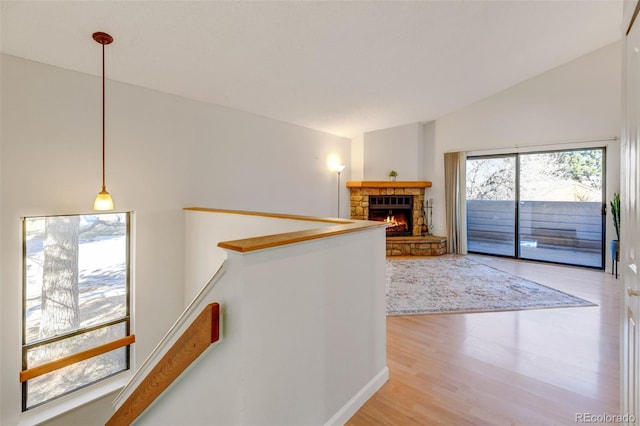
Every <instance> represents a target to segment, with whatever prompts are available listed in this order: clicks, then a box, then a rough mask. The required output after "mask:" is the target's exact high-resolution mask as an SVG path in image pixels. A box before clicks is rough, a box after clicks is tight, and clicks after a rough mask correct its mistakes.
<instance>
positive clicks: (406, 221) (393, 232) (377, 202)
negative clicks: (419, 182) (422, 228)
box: [368, 195, 413, 237]
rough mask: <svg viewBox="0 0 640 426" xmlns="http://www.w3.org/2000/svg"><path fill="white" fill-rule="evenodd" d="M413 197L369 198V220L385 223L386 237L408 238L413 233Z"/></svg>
mask: <svg viewBox="0 0 640 426" xmlns="http://www.w3.org/2000/svg"><path fill="white" fill-rule="evenodd" d="M412 209H413V196H412V195H381V196H369V217H368V219H369V220H377V221H383V222H387V223H388V225H387V236H390V237H391V236H394V237H395V236H409V235H412V233H413V213H412Z"/></svg>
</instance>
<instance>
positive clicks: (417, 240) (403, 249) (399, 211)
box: [347, 181, 447, 256]
mask: <svg viewBox="0 0 640 426" xmlns="http://www.w3.org/2000/svg"><path fill="white" fill-rule="evenodd" d="M430 186H431V182H427V181H409V182H396V181H388V182H387V181H349V182H347V187H348V188H349V190H350V192H351V197H350V204H351V218H352V219H360V220H378V221H384V222H387V223H388V224H389V225H388V226H387V256H431V255H442V254H445V253H446V251H447V239H446V238H444V237H437V236H434V235H428V234H427V231H428V228H427V223H426V221H425V212H424V200H425V188H429V187H430Z"/></svg>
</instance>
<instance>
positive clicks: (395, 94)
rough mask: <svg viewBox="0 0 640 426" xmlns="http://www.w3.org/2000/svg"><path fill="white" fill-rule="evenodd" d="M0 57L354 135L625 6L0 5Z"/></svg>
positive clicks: (509, 78) (611, 17)
mask: <svg viewBox="0 0 640 426" xmlns="http://www.w3.org/2000/svg"><path fill="white" fill-rule="evenodd" d="M0 4H1V6H0V7H1V9H0V14H1V37H2V38H1V45H2V52H4V53H7V54H10V55H15V56H19V57H23V58H26V59H30V60H34V61H38V62H43V63H47V64H51V65H55V66H58V67H62V68H66V69H70V70H77V71H81V72H84V73H90V74H95V75H101V50H100V47H99V45H98V44H97V43H95V42H94V41H93V39H92V38H91V34H92V33H93V32H95V31H105V32H108V33H109V34H111V35H112V36H113V37H114V39H115V41H114V43H113V44H111V45H109V46H107V50H106V58H107V59H106V62H107V78H109V79H113V80H118V81H122V82H126V83H130V84H133V85H137V86H142V87H147V88H151V89H156V90H160V91H163V92H167V93H172V94H176V95H181V96H184V97H187V98H191V99H196V100H200V101H205V102H210V103H214V104H219V105H224V106H227V107H231V108H235V109H239V110H243V111H247V112H251V113H255V114H258V115H262V116H266V117H270V118H273V119H277V120H282V121H286V122H289V123H295V124H298V125H301V126H305V127H309V128H312V129H317V130H321V131H325V132H328V133H332V134H335V135H341V136H347V137H353V136H356V135H358V134H361V133H363V132H367V131H371V130H376V129H381V128H387V127H393V126H397V125H403V124H408V123H414V122H419V121H430V120H434V119H437V118H439V117H441V116H443V115H445V114H447V113H449V112H452V111H455V110H456V109H459V108H461V107H463V106H465V105H468V104H470V103H473V102H475V101H477V100H480V99H482V98H484V97H487V96H489V95H492V94H494V93H497V92H499V91H501V90H503V89H505V88H508V87H510V86H512V85H514V84H517V83H519V82H521V81H524V80H526V79H529V78H531V77H533V76H535V75H538V74H540V73H542V72H545V71H547V70H549V69H552V68H554V67H557V66H559V65H561V64H563V63H566V62H569V61H571V60H573V59H575V58H578V57H580V56H582V55H584V54H587V53H589V52H591V51H593V50H596V49H598V48H600V47H603V46H605V45H607V44H610V43H612V42H614V41H615V40H618V39H619V38H620V33H621V30H620V28H621V15H622V2H621V1H619V0H609V1H607V0H601V1H582V0H569V1H566V0H565V1H553V0H551V1H549V0H546V1H540V0H538V1H517V0H514V1H477V0H474V1H471V0H466V1H465V0H462V1H453V0H452V1H422V2H398V1H374V2H370V1H358V2H356V1H348V2H347V1H341V2H326V1H323V2H319V1H317V2H316V1H289V2H268V1H267V2H265V1H259V2H214V1H75V2H71V1H37V2H36V1H25V0H22V1H7V0H2V2H1V3H0Z"/></svg>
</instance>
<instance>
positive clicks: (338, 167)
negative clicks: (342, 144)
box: [333, 164, 344, 217]
mask: <svg viewBox="0 0 640 426" xmlns="http://www.w3.org/2000/svg"><path fill="white" fill-rule="evenodd" d="M343 170H344V164H336V165H334V166H333V171H334V172H336V173H337V174H338V217H340V173H342V171H343Z"/></svg>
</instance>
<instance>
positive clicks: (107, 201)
mask: <svg viewBox="0 0 640 426" xmlns="http://www.w3.org/2000/svg"><path fill="white" fill-rule="evenodd" d="M93 209H94V210H97V211H108V210H113V199H112V198H111V195H110V194H109V193H108V192H107V190H106V189H105V188H104V186H103V187H102V191H100V192H99V193H98V196H97V197H96V201H94V202H93Z"/></svg>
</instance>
